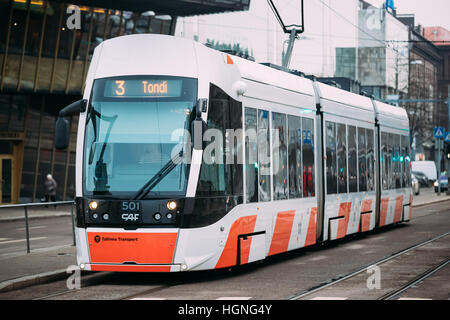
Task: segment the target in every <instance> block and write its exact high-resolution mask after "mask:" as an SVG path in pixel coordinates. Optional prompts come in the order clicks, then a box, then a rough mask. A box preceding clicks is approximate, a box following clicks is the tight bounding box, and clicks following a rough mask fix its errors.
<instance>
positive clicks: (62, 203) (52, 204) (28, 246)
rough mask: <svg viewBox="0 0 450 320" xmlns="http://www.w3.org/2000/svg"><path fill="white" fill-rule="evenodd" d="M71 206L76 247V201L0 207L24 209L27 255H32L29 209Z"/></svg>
mask: <svg viewBox="0 0 450 320" xmlns="http://www.w3.org/2000/svg"><path fill="white" fill-rule="evenodd" d="M67 204H71V206H70V215H71V219H72V238H73V245H75V220H74V215H73V207H74V205H75V202H74V201H55V202H41V203H24V204H10V205H4V206H0V210H2V209H3V210H4V209H12V208H14V209H17V208H23V211H24V215H25V232H26V241H27V253H30V250H31V248H30V230H29V224H28V209H29V208H32V207H43V206H57V205H67Z"/></svg>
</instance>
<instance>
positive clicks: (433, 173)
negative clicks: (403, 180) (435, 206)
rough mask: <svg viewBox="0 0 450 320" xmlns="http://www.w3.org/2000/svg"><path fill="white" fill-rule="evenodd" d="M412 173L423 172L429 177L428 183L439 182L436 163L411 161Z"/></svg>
mask: <svg viewBox="0 0 450 320" xmlns="http://www.w3.org/2000/svg"><path fill="white" fill-rule="evenodd" d="M411 171H414V172H415V171H420V172H423V173H424V174H425V175H426V176H427V178H428V181H432V182H434V181H436V180H437V170H436V164H435V163H434V161H411Z"/></svg>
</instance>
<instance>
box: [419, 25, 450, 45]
mask: <svg viewBox="0 0 450 320" xmlns="http://www.w3.org/2000/svg"><path fill="white" fill-rule="evenodd" d="M424 37H425V38H426V39H427V40H429V41H431V42H433V44H434V45H436V46H448V45H450V31H448V30H447V29H445V28H444V27H425V28H424Z"/></svg>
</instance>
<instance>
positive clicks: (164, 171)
mask: <svg viewBox="0 0 450 320" xmlns="http://www.w3.org/2000/svg"><path fill="white" fill-rule="evenodd" d="M182 160H183V150H181V151H180V152H179V153H178V154H177V155H176V156H175V157H174V158H172V159H170V160H169V161H168V162H167V163H166V164H165V165H164V166H163V167H162V168H161V169H160V170H159V171H158V172H157V173H156V174H155V175H154V176H153V177H152V178H151V179H150V180H149V181H148V182H147V183H146V184H144V185H143V186H142V188H140V189H139V190H138V192H136V194H135V195H134V197H133V200H141V199H143V198H145V197H146V196H147V194H148V193H149V192H150V191H151V190H152V189H153V188H154V187H156V185H157V184H158V183H159V182H160V181H161V180H162V179H164V178H165V177H166V176H167V175H168V174H169V173H170V172H172V170H173V169H175V167H176V166H178V165H179V164H180V163H181V161H182Z"/></svg>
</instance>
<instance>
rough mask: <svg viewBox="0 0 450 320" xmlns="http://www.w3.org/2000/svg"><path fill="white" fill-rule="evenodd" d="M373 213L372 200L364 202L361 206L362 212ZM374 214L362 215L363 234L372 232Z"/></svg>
mask: <svg viewBox="0 0 450 320" xmlns="http://www.w3.org/2000/svg"><path fill="white" fill-rule="evenodd" d="M371 211H372V200H370V199H368V200H364V201H363V203H362V206H361V212H362V213H365V212H371ZM371 217H372V213H366V214H361V225H360V228H361V232H366V231H369V230H370V219H371Z"/></svg>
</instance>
